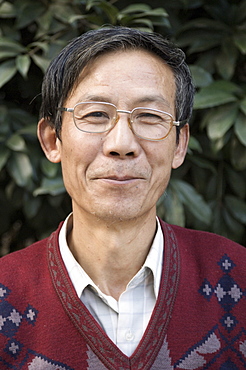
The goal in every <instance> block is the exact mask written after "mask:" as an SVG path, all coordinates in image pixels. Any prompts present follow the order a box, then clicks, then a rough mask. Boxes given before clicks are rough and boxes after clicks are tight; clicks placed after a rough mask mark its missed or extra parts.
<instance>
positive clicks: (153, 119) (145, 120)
mask: <svg viewBox="0 0 246 370" xmlns="http://www.w3.org/2000/svg"><path fill="white" fill-rule="evenodd" d="M135 119H136V120H137V122H139V123H141V124H148V125H154V124H158V123H162V122H163V118H162V117H161V116H160V115H158V114H156V113H155V112H153V113H152V112H147V111H146V112H140V113H138V114H137V115H136V117H135Z"/></svg>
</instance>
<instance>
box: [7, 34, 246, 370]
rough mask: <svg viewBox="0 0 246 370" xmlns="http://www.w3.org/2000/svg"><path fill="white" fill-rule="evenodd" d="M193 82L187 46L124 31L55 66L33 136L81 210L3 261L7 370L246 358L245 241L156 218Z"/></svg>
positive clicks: (213, 365)
mask: <svg viewBox="0 0 246 370" xmlns="http://www.w3.org/2000/svg"><path fill="white" fill-rule="evenodd" d="M193 90H194V89H193V85H192V81H191V77H190V73H189V70H188V67H187V65H186V64H185V62H184V55H183V53H182V52H181V51H180V50H179V49H177V48H175V47H174V46H172V45H171V44H170V43H169V42H168V41H167V40H165V39H163V38H162V37H160V36H158V35H156V34H148V33H144V32H140V31H137V30H133V29H128V28H124V27H119V28H110V29H100V30H97V31H92V32H89V33H87V34H84V35H82V36H80V37H78V38H77V39H75V40H73V41H72V42H71V43H70V44H69V45H68V46H67V47H66V48H65V49H64V50H63V51H62V52H61V53H60V54H59V55H58V57H57V58H56V59H55V60H54V61H53V62H52V63H51V65H50V67H49V69H48V71H47V73H46V76H45V78H44V83H43V103H42V107H41V119H40V121H39V124H38V137H39V140H40V143H41V146H42V148H43V150H44V152H45V154H46V156H47V158H48V159H49V160H50V161H51V162H54V163H58V162H61V165H62V171H63V178H64V184H65V187H66V189H67V191H68V193H69V195H70V196H71V200H72V209H73V214H71V215H69V216H68V218H67V219H66V221H65V222H64V223H62V224H61V225H60V226H59V229H58V230H57V231H56V232H54V233H53V234H52V235H51V236H50V237H49V238H48V239H46V240H43V241H40V242H38V243H36V244H34V245H32V246H30V247H28V248H26V249H25V250H23V251H20V252H17V253H13V254H12V255H9V256H6V257H5V258H2V261H1V269H0V271H1V272H0V284H1V285H0V299H1V301H0V368H1V369H3V370H4V369H74V370H78V369H90V370H100V369H117V370H118V369H122V370H123V369H145V370H147V369H152V370H153V369H168V370H169V369H242V368H245V367H246V299H245V292H246V290H245V288H246V269H245V258H246V250H245V249H244V248H243V247H241V246H239V245H237V244H236V243H233V242H231V241H229V240H227V239H225V238H222V237H219V236H216V235H212V234H209V233H204V232H199V231H191V230H186V229H184V228H180V227H177V226H171V225H167V224H166V223H164V222H162V221H161V220H159V219H158V218H156V203H157V200H158V199H159V197H160V196H161V195H162V193H163V192H164V191H165V189H166V187H167V185H168V182H169V178H170V174H171V170H172V169H175V168H177V167H179V166H180V165H181V164H182V162H183V160H184V158H185V154H186V150H187V145H188V139H189V128H188V120H189V118H190V115H191V110H192V101H193Z"/></svg>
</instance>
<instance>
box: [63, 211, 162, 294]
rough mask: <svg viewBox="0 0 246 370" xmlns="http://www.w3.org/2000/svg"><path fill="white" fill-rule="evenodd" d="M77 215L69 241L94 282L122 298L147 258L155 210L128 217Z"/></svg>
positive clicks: (107, 292)
mask: <svg viewBox="0 0 246 370" xmlns="http://www.w3.org/2000/svg"><path fill="white" fill-rule="evenodd" d="M78 216H79V215H76V214H74V215H73V227H72V229H71V232H70V233H69V235H68V237H67V239H68V245H69V247H70V249H71V252H72V253H73V255H74V257H75V258H76V260H77V261H78V263H79V264H80V265H81V266H82V268H83V269H84V270H85V271H86V273H87V274H88V275H89V276H90V278H91V279H92V280H93V281H94V283H95V284H96V285H97V286H98V287H99V288H100V289H101V291H102V292H103V293H105V294H107V295H110V296H112V297H114V298H115V299H118V298H119V296H120V295H121V293H122V292H123V291H124V290H125V288H126V285H127V284H128V283H129V281H130V280H131V279H132V278H133V276H134V275H135V274H136V273H137V272H138V271H139V269H140V268H141V267H142V265H143V264H144V262H145V259H146V257H147V255H148V252H149V249H150V247H151V244H152V241H153V239H154V236H155V232H156V218H155V212H152V214H150V215H147V216H145V217H142V218H141V219H134V220H130V221H129V220H128V221H125V222H124V221H118V222H115V221H114V222H109V221H106V222H104V221H103V220H98V219H93V218H90V220H89V222H88V220H87V219H85V218H80V217H78Z"/></svg>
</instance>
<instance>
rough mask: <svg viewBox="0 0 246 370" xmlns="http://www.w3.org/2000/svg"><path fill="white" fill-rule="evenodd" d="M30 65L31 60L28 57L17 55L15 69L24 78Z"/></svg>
mask: <svg viewBox="0 0 246 370" xmlns="http://www.w3.org/2000/svg"><path fill="white" fill-rule="evenodd" d="M30 65H31V58H30V57H29V55H18V57H17V58H16V67H17V70H18V71H19V72H20V74H21V75H22V76H23V77H24V78H26V77H27V73H28V71H29V68H30Z"/></svg>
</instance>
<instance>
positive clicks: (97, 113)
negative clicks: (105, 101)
mask: <svg viewBox="0 0 246 370" xmlns="http://www.w3.org/2000/svg"><path fill="white" fill-rule="evenodd" d="M87 117H95V118H102V117H106V118H108V114H107V113H106V112H99V111H98V112H90V113H87V114H85V115H84V116H83V118H87Z"/></svg>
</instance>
